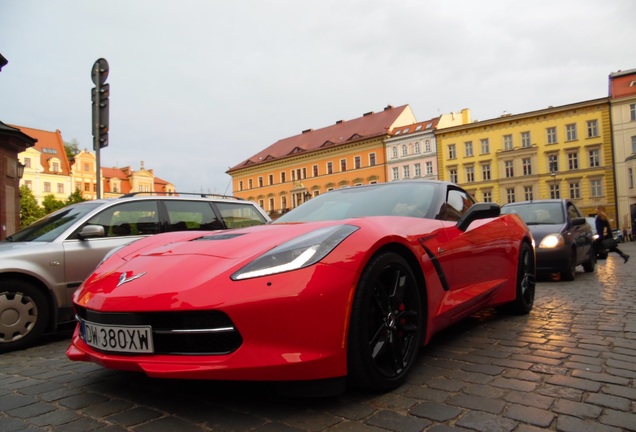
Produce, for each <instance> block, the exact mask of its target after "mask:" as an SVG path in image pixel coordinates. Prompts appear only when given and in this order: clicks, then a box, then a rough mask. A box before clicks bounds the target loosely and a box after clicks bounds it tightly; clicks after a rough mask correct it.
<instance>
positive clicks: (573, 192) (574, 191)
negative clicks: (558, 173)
mask: <svg viewBox="0 0 636 432" xmlns="http://www.w3.org/2000/svg"><path fill="white" fill-rule="evenodd" d="M579 198H581V190H580V188H579V183H578V182H572V183H570V199H579Z"/></svg>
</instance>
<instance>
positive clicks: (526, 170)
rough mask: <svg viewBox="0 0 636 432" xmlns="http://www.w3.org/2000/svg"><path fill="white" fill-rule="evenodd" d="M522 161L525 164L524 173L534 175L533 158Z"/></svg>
mask: <svg viewBox="0 0 636 432" xmlns="http://www.w3.org/2000/svg"><path fill="white" fill-rule="evenodd" d="M521 163H522V164H523V175H524V176H529V175H532V159H530V158H524V159H522V160H521Z"/></svg>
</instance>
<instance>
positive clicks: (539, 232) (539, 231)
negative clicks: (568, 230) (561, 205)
mask: <svg viewBox="0 0 636 432" xmlns="http://www.w3.org/2000/svg"><path fill="white" fill-rule="evenodd" d="M528 228H529V229H530V232H531V233H532V237H534V240H535V241H536V242H537V244H539V243H540V242H541V240H542V239H543V238H544V237H545V236H547V235H548V234H555V233H559V234H563V232H564V231H565V225H563V224H547V225H528Z"/></svg>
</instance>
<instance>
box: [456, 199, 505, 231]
mask: <svg viewBox="0 0 636 432" xmlns="http://www.w3.org/2000/svg"><path fill="white" fill-rule="evenodd" d="M500 214H501V207H499V204H497V203H476V204H473V205H472V206H471V207H470V208H469V209H468V211H467V212H466V213H464V214H463V215H462V217H461V218H460V219H459V220H458V221H457V229H459V230H461V231H466V230H467V229H468V227H469V226H470V224H471V223H473V221H476V220H478V219H487V218H494V217H497V216H499V215H500Z"/></svg>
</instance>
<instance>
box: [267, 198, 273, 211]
mask: <svg viewBox="0 0 636 432" xmlns="http://www.w3.org/2000/svg"><path fill="white" fill-rule="evenodd" d="M268 202H269V211H274V198H270V199H269V200H268Z"/></svg>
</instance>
